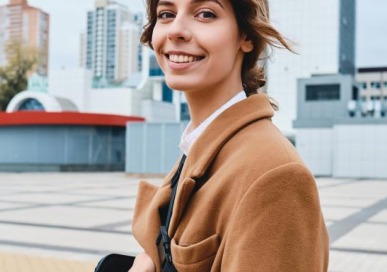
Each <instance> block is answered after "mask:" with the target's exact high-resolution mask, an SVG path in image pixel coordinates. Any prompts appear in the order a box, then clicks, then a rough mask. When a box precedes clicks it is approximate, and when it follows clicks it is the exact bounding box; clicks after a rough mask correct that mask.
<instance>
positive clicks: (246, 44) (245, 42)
mask: <svg viewBox="0 0 387 272" xmlns="http://www.w3.org/2000/svg"><path fill="white" fill-rule="evenodd" d="M241 49H242V51H243V52H244V53H249V52H251V51H253V49H254V45H253V42H252V41H251V40H250V39H249V38H248V37H247V36H246V35H245V34H243V35H242V39H241Z"/></svg>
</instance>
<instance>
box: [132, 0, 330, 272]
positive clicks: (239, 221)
mask: <svg viewBox="0 0 387 272" xmlns="http://www.w3.org/2000/svg"><path fill="white" fill-rule="evenodd" d="M147 4H148V19H149V23H148V24H147V25H146V26H145V28H144V33H143V35H142V42H143V43H145V44H148V45H150V46H151V48H152V49H153V50H154V52H155V54H156V56H157V60H158V62H159V64H160V67H161V68H162V70H163V72H164V74H165V78H166V82H167V84H168V85H169V87H171V88H173V89H176V90H181V91H183V92H184V94H185V96H186V99H187V102H188V105H189V110H190V114H191V122H190V123H189V125H188V127H187V128H186V130H185V132H184V133H183V136H182V142H181V144H180V148H181V149H182V152H183V153H184V154H185V155H186V159H185V163H184V160H183V161H182V162H181V163H180V165H179V166H178V164H177V165H176V166H175V167H174V169H173V170H172V171H171V173H170V174H169V175H168V176H167V177H166V178H165V180H164V182H163V184H162V186H161V187H160V188H159V187H156V186H153V185H151V184H149V183H146V182H142V183H141V184H140V186H139V192H138V199H137V204H136V208H135V214H134V220H133V234H134V236H135V238H136V239H137V240H138V242H139V243H140V244H141V246H142V247H143V248H144V250H145V252H144V253H141V254H139V255H138V256H137V257H136V260H135V263H134V265H133V267H132V269H131V270H130V271H137V272H138V271H140V272H143V271H152V272H153V271H162V270H163V271H165V270H168V271H175V270H177V271H180V272H182V271H196V272H201V271H308V272H311V271H313V272H315V271H327V267H328V248H329V246H328V235H327V230H326V227H325V224H324V220H323V216H322V213H321V207H320V203H319V197H318V192H317V188H316V184H315V181H314V178H313V176H312V175H311V173H310V172H309V171H308V170H307V169H306V167H305V165H304V164H303V162H302V161H301V159H300V158H299V156H298V155H297V153H296V151H295V149H294V148H293V146H292V145H291V144H290V143H289V142H288V141H287V139H286V138H285V137H283V136H282V135H281V133H280V131H279V130H278V129H277V128H276V127H275V126H274V125H273V124H272V122H271V117H272V116H273V114H274V110H273V107H274V108H275V106H273V105H272V103H271V102H270V100H269V99H268V97H267V96H266V95H264V94H256V93H257V90H258V88H259V87H260V86H262V85H264V82H265V79H264V71H263V68H259V67H257V66H256V63H257V61H258V59H259V58H260V57H261V58H262V56H263V55H264V54H265V49H266V48H267V46H268V45H271V46H280V45H281V46H282V47H285V48H288V49H289V46H288V44H287V43H286V41H285V40H284V39H283V38H282V36H281V35H280V34H279V33H278V32H277V31H276V30H275V29H274V28H273V27H272V26H271V25H270V24H269V19H268V11H267V3H266V1H265V0H148V1H147ZM178 168H179V170H181V171H178ZM176 173H177V174H176ZM178 174H180V176H179V175H178ZM178 176H179V178H177V177H178ZM172 179H174V180H178V183H177V184H178V185H177V187H173V188H177V189H176V195H175V197H174V193H173V190H172V189H171V184H172V181H171V180H172ZM173 183H175V182H173ZM171 199H172V200H173V201H172V203H173V205H171V206H170V207H171V208H170V210H171V212H170V213H169V214H168V213H167V212H166V211H167V210H168V208H169V203H170V200H171ZM168 217H170V220H168ZM160 226H166V228H164V233H163V227H162V228H161V233H162V235H161V234H160ZM156 238H159V239H157V240H158V241H157V242H158V244H159V247H158V246H157V245H156V242H155V241H156ZM164 238H165V239H164ZM169 239H170V240H169ZM160 244H161V247H160ZM159 248H160V249H161V250H159ZM168 265H169V267H172V268H170V269H167V268H165V266H168ZM162 266H163V267H164V268H162ZM173 269H175V270H173Z"/></svg>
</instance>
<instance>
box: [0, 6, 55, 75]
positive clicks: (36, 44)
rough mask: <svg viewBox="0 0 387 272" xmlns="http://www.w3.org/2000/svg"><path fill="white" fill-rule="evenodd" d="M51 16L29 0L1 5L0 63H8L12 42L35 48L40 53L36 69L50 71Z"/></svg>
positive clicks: (40, 71)
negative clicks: (9, 46) (8, 52)
mask: <svg viewBox="0 0 387 272" xmlns="http://www.w3.org/2000/svg"><path fill="white" fill-rule="evenodd" d="M49 27H50V16H49V15H48V14H47V13H46V12H44V11H42V10H41V9H38V8H35V7H31V6H30V5H28V2H27V0H10V2H9V3H8V4H7V5H5V6H0V65H5V64H6V63H7V59H8V57H7V53H6V50H5V49H6V46H7V44H9V43H12V42H18V43H21V44H22V45H23V46H26V47H29V48H32V49H35V50H36V51H37V52H38V53H39V62H38V65H37V66H36V71H37V72H38V73H39V74H41V75H46V74H47V71H48V50H49Z"/></svg>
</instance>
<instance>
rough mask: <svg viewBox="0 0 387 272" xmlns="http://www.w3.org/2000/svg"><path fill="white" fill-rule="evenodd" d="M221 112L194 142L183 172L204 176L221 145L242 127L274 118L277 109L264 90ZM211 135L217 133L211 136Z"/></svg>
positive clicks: (183, 174) (191, 175) (197, 177)
mask: <svg viewBox="0 0 387 272" xmlns="http://www.w3.org/2000/svg"><path fill="white" fill-rule="evenodd" d="M231 108H232V110H230V108H229V109H227V110H226V111H224V112H223V113H222V114H221V115H219V116H218V118H216V119H215V120H214V121H213V122H212V123H211V124H210V125H209V126H208V128H207V129H206V130H205V131H204V133H203V134H202V136H201V137H199V138H198V140H197V141H196V143H195V144H194V145H193V147H192V149H191V151H190V153H189V156H188V157H187V160H186V162H185V164H186V166H185V167H184V170H185V171H184V170H183V173H182V176H188V177H190V178H192V179H199V178H201V177H202V176H203V175H204V174H205V173H206V171H207V169H208V167H209V166H210V165H211V162H212V161H213V159H214V158H215V157H216V155H217V154H218V152H219V151H220V150H221V148H222V146H223V145H224V144H225V143H226V142H227V141H228V140H229V139H230V138H231V137H232V136H233V135H234V134H235V133H237V132H238V131H239V130H240V129H241V128H243V127H245V126H247V125H249V124H250V123H252V122H255V121H257V120H259V119H263V118H271V117H273V115H274V110H273V107H272V105H271V104H270V101H269V98H268V96H267V95H265V94H256V95H252V96H249V97H248V98H246V99H245V100H243V101H241V102H238V103H236V104H235V105H233V106H232V107H231ZM207 135H211V136H214V137H208V136H207Z"/></svg>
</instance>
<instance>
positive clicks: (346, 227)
mask: <svg viewBox="0 0 387 272" xmlns="http://www.w3.org/2000/svg"><path fill="white" fill-rule="evenodd" d="M386 208H387V198H384V199H382V200H380V201H378V202H376V203H375V204H373V205H371V206H368V207H366V208H364V209H362V210H360V211H358V212H356V213H354V214H352V215H350V216H348V217H346V218H344V219H342V220H338V221H336V222H335V223H334V224H332V225H330V226H329V227H328V232H329V238H330V243H331V244H332V243H334V242H335V241H337V240H338V239H340V238H341V237H343V236H344V235H345V234H347V233H348V232H350V231H351V230H353V229H354V228H356V227H357V226H359V225H360V224H362V223H364V222H366V221H367V219H369V218H370V217H372V216H374V215H376V214H377V213H379V212H381V211H382V210H384V209H386Z"/></svg>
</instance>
